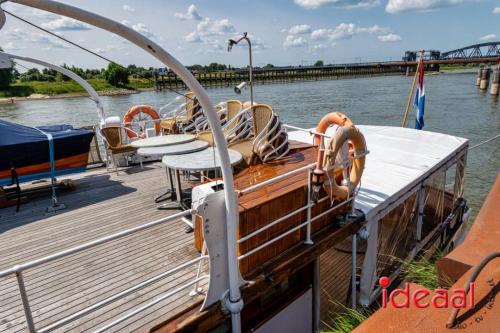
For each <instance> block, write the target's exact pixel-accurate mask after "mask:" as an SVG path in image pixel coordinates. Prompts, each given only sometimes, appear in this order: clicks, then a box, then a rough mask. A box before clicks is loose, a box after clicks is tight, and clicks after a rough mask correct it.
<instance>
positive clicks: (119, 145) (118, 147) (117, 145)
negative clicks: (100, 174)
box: [99, 126, 137, 174]
mask: <svg viewBox="0 0 500 333" xmlns="http://www.w3.org/2000/svg"><path fill="white" fill-rule="evenodd" d="M122 131H124V132H127V131H130V132H133V133H134V134H136V135H137V133H135V132H134V131H132V130H131V129H130V128H127V127H123V126H110V127H104V128H101V129H100V130H99V134H100V136H101V138H102V139H103V141H104V145H105V148H106V169H108V170H109V165H110V163H111V160H113V165H114V166H115V170H116V174H118V163H117V162H116V157H115V155H117V154H125V155H126V156H127V157H128V156H129V155H131V154H133V153H135V152H136V151H137V149H136V148H134V147H132V146H131V145H130V144H128V143H124V140H123V134H122ZM127 163H128V159H127Z"/></svg>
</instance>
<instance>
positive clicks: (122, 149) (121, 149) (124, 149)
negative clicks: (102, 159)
mask: <svg viewBox="0 0 500 333" xmlns="http://www.w3.org/2000/svg"><path fill="white" fill-rule="evenodd" d="M109 150H111V153H113V154H122V153H131V152H135V151H136V150H137V148H134V147H132V146H131V145H129V144H127V145H119V146H117V147H109Z"/></svg>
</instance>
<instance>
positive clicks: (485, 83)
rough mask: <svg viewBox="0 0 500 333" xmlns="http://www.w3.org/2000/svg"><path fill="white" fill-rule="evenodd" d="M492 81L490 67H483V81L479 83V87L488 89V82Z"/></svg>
mask: <svg viewBox="0 0 500 333" xmlns="http://www.w3.org/2000/svg"><path fill="white" fill-rule="evenodd" d="M489 83H490V69H489V68H487V67H486V68H483V69H482V71H481V83H480V84H479V89H481V90H486V89H488V84H489Z"/></svg>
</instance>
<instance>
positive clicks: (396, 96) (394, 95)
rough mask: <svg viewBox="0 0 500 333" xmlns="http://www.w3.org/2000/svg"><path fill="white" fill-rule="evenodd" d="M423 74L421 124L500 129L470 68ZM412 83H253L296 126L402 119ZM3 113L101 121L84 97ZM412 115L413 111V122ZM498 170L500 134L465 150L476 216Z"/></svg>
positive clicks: (122, 108) (227, 91)
mask: <svg viewBox="0 0 500 333" xmlns="http://www.w3.org/2000/svg"><path fill="white" fill-rule="evenodd" d="M425 81H426V82H425V84H426V110H425V125H426V127H425V129H426V130H429V131H436V132H442V133H447V134H452V135H456V136H460V137H465V138H467V139H469V140H470V145H471V146H473V145H475V144H477V143H479V142H482V141H484V140H486V139H488V138H490V137H492V136H494V135H496V134H498V133H500V101H498V99H495V98H492V97H491V96H489V95H488V94H484V93H481V92H480V91H478V89H477V88H476V87H475V86H474V81H475V76H474V75H473V74H472V73H446V74H440V75H429V76H426V78H425ZM410 85H411V78H409V77H403V76H386V77H372V78H358V79H345V80H333V81H310V82H296V83H289V84H272V85H256V86H255V88H254V96H255V101H257V102H261V103H267V104H271V105H272V106H273V108H274V109H275V110H276V111H277V112H278V113H279V115H280V117H281V119H282V121H283V122H285V123H287V124H292V125H296V126H303V127H314V126H315V125H316V123H317V122H318V120H319V119H320V118H321V117H322V116H323V115H325V114H326V113H328V112H331V111H341V112H343V113H345V114H346V115H348V116H349V117H350V118H351V119H352V120H353V121H354V122H355V123H356V124H366V125H388V126H401V120H402V112H403V109H404V107H405V104H406V98H407V94H408V90H409V87H410ZM208 93H209V95H210V96H211V98H212V99H213V101H214V102H218V101H223V100H227V99H235V98H238V96H237V95H235V94H234V92H233V90H232V88H213V89H209V90H208ZM246 93H247V92H244V94H246ZM175 96H176V95H175V94H174V93H172V92H154V91H148V92H143V93H140V94H132V95H126V96H104V97H102V101H103V104H104V108H105V111H106V113H107V114H108V115H120V116H123V114H124V113H125V112H126V111H127V110H128V108H130V107H131V106H132V105H136V104H150V105H153V106H155V107H157V108H159V107H161V106H162V105H164V104H165V103H167V102H169V101H171V100H172V99H173V98H174V97H175ZM245 97H246V96H245ZM0 118H2V119H5V120H9V121H13V122H17V123H21V124H25V125H47V124H57V123H69V124H72V125H74V126H80V125H89V124H95V123H97V121H98V118H97V114H96V111H95V105H94V103H93V102H92V101H91V100H90V99H89V98H86V97H77V98H66V99H51V100H40V101H22V102H18V103H16V104H9V105H0ZM413 119H414V115H413V113H411V114H410V119H409V120H410V121H409V124H410V126H413ZM499 172H500V140H497V141H494V142H490V143H488V144H486V145H483V146H481V147H479V148H476V149H473V150H471V151H470V152H469V155H468V164H467V174H466V199H467V200H468V201H469V205H470V206H471V207H472V208H473V210H474V215H475V213H477V211H478V210H479V208H480V206H481V203H482V202H483V200H484V197H485V196H486V195H487V193H488V191H489V189H490V187H491V185H492V183H493V182H494V180H495V178H496V176H497V174H498V173H499Z"/></svg>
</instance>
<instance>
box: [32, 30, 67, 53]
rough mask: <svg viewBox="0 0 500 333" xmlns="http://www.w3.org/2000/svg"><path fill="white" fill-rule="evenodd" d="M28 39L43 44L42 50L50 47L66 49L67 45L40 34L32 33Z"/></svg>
mask: <svg viewBox="0 0 500 333" xmlns="http://www.w3.org/2000/svg"><path fill="white" fill-rule="evenodd" d="M30 41H31V42H33V43H38V44H40V45H42V46H43V49H44V50H50V49H67V48H69V46H68V45H67V44H64V43H62V42H60V41H59V40H57V39H52V38H49V37H47V36H46V35H42V34H34V35H31V36H30Z"/></svg>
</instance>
